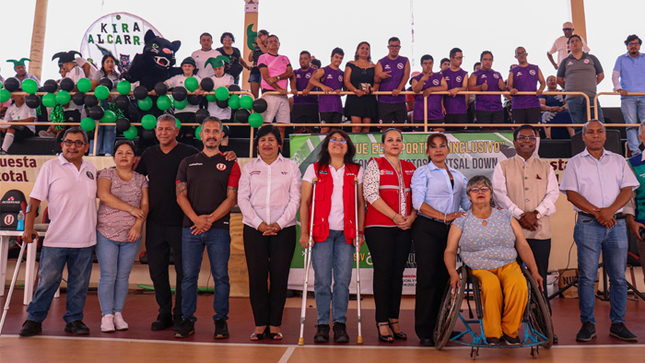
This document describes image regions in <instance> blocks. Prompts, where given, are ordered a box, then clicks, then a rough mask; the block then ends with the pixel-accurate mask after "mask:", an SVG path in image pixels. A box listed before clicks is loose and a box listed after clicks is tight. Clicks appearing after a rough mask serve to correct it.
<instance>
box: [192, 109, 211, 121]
mask: <svg viewBox="0 0 645 363" xmlns="http://www.w3.org/2000/svg"><path fill="white" fill-rule="evenodd" d="M210 115H211V114H210V113H209V112H208V110H204V109H201V110H198V111H197V112H195V121H197V123H200V124H201V123H202V121H204V120H205V119H206V117H208V116H210Z"/></svg>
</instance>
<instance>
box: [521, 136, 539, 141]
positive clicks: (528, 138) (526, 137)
mask: <svg viewBox="0 0 645 363" xmlns="http://www.w3.org/2000/svg"><path fill="white" fill-rule="evenodd" d="M536 139H537V138H536V137H535V136H526V135H518V136H517V141H535V140H536Z"/></svg>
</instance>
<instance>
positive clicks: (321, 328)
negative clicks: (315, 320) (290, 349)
mask: <svg viewBox="0 0 645 363" xmlns="http://www.w3.org/2000/svg"><path fill="white" fill-rule="evenodd" d="M328 341H329V324H318V326H317V329H316V335H314V343H327V342H328Z"/></svg>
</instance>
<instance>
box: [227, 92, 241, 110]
mask: <svg viewBox="0 0 645 363" xmlns="http://www.w3.org/2000/svg"><path fill="white" fill-rule="evenodd" d="M228 107H230V108H231V110H237V109H238V108H240V96H239V95H231V98H229V99H228Z"/></svg>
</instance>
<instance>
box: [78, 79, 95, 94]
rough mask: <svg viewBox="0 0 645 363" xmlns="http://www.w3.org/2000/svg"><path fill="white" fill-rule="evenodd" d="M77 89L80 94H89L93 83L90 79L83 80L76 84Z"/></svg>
mask: <svg viewBox="0 0 645 363" xmlns="http://www.w3.org/2000/svg"><path fill="white" fill-rule="evenodd" d="M76 88H78V91H79V92H83V93H85V92H89V90H91V89H92V81H90V80H89V79H88V78H81V79H79V80H78V82H76Z"/></svg>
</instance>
